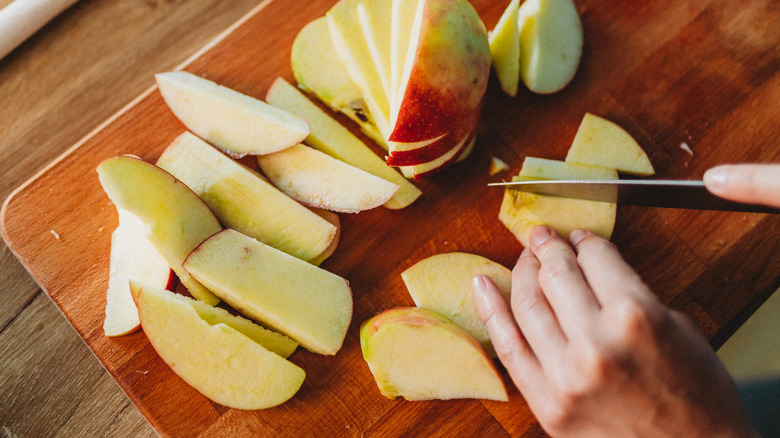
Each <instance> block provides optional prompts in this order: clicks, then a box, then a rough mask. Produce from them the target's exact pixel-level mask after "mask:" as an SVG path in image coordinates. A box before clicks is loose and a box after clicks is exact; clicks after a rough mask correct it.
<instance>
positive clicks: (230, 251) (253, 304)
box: [184, 229, 352, 355]
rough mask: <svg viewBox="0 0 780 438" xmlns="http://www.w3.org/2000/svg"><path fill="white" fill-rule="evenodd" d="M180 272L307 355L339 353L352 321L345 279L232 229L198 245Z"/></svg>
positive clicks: (350, 299)
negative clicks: (190, 276)
mask: <svg viewBox="0 0 780 438" xmlns="http://www.w3.org/2000/svg"><path fill="white" fill-rule="evenodd" d="M184 267H185V269H186V270H187V272H189V273H190V274H191V275H192V276H193V277H195V278H197V279H198V280H199V281H201V282H202V283H203V284H205V285H207V286H208V287H209V288H210V289H212V290H213V291H214V292H215V293H216V294H218V295H219V296H220V297H221V298H222V299H223V300H224V301H225V302H226V303H228V304H230V305H231V306H232V307H233V308H235V309H236V310H238V311H239V312H241V313H242V314H244V315H246V316H247V317H250V318H252V319H254V320H256V321H258V322H261V323H262V324H263V325H265V326H267V327H269V328H271V329H272V330H275V331H278V332H280V333H282V334H285V335H287V336H289V337H291V338H293V339H295V340H296V341H297V342H298V343H300V345H301V346H302V347H304V348H306V349H307V350H309V351H312V352H315V353H320V354H326V355H333V354H336V352H337V351H338V350H339V349H340V348H341V345H342V343H343V341H344V337H345V336H346V333H347V328H348V327H349V323H350V320H351V318H352V292H351V290H350V287H349V283H348V282H347V280H345V279H343V278H341V277H339V276H337V275H335V274H333V273H330V272H328V271H325V270H323V269H321V268H318V267H317V266H314V265H312V264H310V263H307V262H304V261H302V260H300V259H298V258H295V257H293V256H291V255H289V254H286V253H284V252H281V251H279V250H277V249H274V248H272V247H270V246H267V245H265V244H263V243H262V242H259V241H257V240H255V239H252V238H250V237H247V236H245V235H243V234H241V233H239V232H238V231H235V230H231V229H225V230H224V231H222V232H219V233H217V234H215V235H214V236H212V237H210V238H208V239H207V240H205V241H204V242H203V243H201V244H200V245H199V246H198V247H197V248H196V249H195V250H194V251H193V252H192V254H190V255H189V257H187V260H186V261H185V262H184Z"/></svg>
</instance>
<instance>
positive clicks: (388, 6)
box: [355, 0, 392, 105]
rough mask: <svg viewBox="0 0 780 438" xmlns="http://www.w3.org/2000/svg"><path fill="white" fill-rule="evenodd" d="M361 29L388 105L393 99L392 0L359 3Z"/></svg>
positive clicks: (358, 12) (356, 8) (357, 7)
mask: <svg viewBox="0 0 780 438" xmlns="http://www.w3.org/2000/svg"><path fill="white" fill-rule="evenodd" d="M355 10H356V12H357V15H358V22H359V23H360V29H361V30H362V31H363V37H364V38H365V40H366V45H367V46H368V51H369V53H370V54H371V60H372V61H373V62H374V66H375V67H376V70H377V74H378V75H379V79H380V80H381V81H382V88H383V89H384V94H385V96H387V99H388V105H390V102H391V101H392V97H391V96H390V94H391V93H392V88H391V79H390V76H391V73H390V68H391V67H390V51H391V49H390V39H391V29H392V23H391V19H392V0H371V1H363V2H361V3H358V5H357V6H356V7H355Z"/></svg>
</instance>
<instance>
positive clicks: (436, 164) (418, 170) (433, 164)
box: [401, 132, 476, 180]
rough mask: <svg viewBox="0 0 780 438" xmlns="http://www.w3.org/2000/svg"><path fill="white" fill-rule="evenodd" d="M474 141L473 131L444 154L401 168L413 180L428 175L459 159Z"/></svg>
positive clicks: (472, 145)
mask: <svg viewBox="0 0 780 438" xmlns="http://www.w3.org/2000/svg"><path fill="white" fill-rule="evenodd" d="M475 142H476V132H473V133H471V134H470V135H469V136H467V137H466V138H463V139H461V141H459V142H458V143H457V144H456V145H454V146H453V148H452V149H450V150H449V151H448V152H447V153H446V154H444V155H442V156H440V157H438V158H436V159H434V160H431V161H429V162H427V163H423V164H418V165H414V166H403V167H401V169H408V171H409V172H410V173H411V174H412V175H413V177H414V179H415V180H418V179H421V178H424V177H428V176H430V175H432V174H434V173H436V172H438V171H440V170H442V169H444V168H446V167H447V166H449V165H451V164H453V163H455V162H457V161H458V160H459V159H461V157H462V156H463V154H464V153H466V152H467V151H470V149H471V148H473V147H474V143H475Z"/></svg>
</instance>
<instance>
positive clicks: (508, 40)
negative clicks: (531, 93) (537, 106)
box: [488, 0, 520, 97]
mask: <svg viewBox="0 0 780 438" xmlns="http://www.w3.org/2000/svg"><path fill="white" fill-rule="evenodd" d="M519 7H520V0H512V1H511V2H509V6H507V8H506V10H504V13H503V14H502V15H501V18H499V20H498V23H497V24H496V27H495V28H493V30H492V31H491V32H490V33H489V34H488V41H489V42H490V56H491V58H492V59H493V69H494V70H495V71H496V76H497V77H498V83H499V84H500V85H501V89H502V90H504V92H505V93H506V94H508V95H509V96H512V97H515V96H516V95H517V88H518V85H519V83H520V30H519V28H518V25H517V11H518V8H519Z"/></svg>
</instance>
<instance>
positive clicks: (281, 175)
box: [257, 144, 398, 213]
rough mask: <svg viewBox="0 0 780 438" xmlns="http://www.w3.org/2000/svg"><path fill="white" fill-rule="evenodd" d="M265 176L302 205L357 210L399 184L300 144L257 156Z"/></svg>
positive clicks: (385, 197) (382, 199) (380, 201)
mask: <svg viewBox="0 0 780 438" xmlns="http://www.w3.org/2000/svg"><path fill="white" fill-rule="evenodd" d="M257 162H258V163H259V165H260V168H261V169H262V170H263V173H264V174H265V176H266V177H268V179H269V180H270V181H271V182H272V183H273V184H274V185H275V186H276V187H278V188H279V190H281V191H283V192H284V193H286V194H287V195H288V196H290V197H291V198H293V199H295V200H297V201H298V202H301V203H302V204H304V205H308V206H312V207H318V208H324V209H326V210H331V211H337V212H340V213H358V212H361V211H363V210H369V209H372V208H376V207H379V206H380V205H382V204H384V203H386V202H387V201H389V200H390V198H392V197H393V195H394V194H395V192H397V191H398V186H397V185H396V184H393V183H391V182H389V181H386V180H384V179H382V178H379V177H377V176H374V175H372V174H370V173H368V172H365V171H363V170H360V169H358V168H357V167H354V166H351V165H349V164H347V163H345V162H343V161H340V160H337V159H335V158H333V157H331V156H329V155H327V154H325V153H323V152H320V151H318V150H316V149H313V148H311V147H309V146H306V145H303V144H299V145H297V146H293V147H291V148H289V149H286V150H283V151H280V152H276V153H274V154H269V155H262V156H258V157H257Z"/></svg>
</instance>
